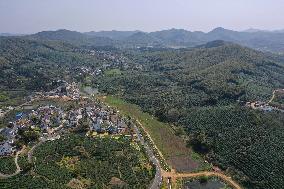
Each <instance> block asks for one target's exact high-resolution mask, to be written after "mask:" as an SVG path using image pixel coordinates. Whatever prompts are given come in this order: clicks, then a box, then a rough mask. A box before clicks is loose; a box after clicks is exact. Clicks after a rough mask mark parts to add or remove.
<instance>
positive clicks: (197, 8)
mask: <svg viewBox="0 0 284 189" xmlns="http://www.w3.org/2000/svg"><path fill="white" fill-rule="evenodd" d="M218 26H222V27H224V28H228V29H234V30H244V29H248V28H251V27H252V28H259V29H269V30H274V29H284V0H0V32H1V33H2V32H10V33H34V32H38V31H42V30H56V29H63V28H64V29H70V30H76V31H93V30H94V31H99V30H112V29H115V30H136V29H137V30H143V31H156V30H161V29H169V28H183V29H187V30H201V31H209V30H212V29H213V28H215V27H218Z"/></svg>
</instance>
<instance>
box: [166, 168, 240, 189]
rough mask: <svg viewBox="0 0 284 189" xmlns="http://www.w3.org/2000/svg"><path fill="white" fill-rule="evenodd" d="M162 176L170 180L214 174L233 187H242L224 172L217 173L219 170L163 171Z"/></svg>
mask: <svg viewBox="0 0 284 189" xmlns="http://www.w3.org/2000/svg"><path fill="white" fill-rule="evenodd" d="M162 176H163V177H164V178H171V179H172V180H176V179H177V178H196V177H200V176H208V177H212V176H215V177H218V178H220V179H222V180H223V181H225V182H226V183H227V184H229V185H230V186H231V187H233V188H234V189H242V187H241V186H240V185H239V184H238V183H236V182H235V181H233V180H232V179H231V177H228V176H226V175H225V174H223V173H219V172H208V171H203V172H198V173H173V172H165V171H163V173H162Z"/></svg>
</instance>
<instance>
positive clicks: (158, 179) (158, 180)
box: [134, 124, 162, 189]
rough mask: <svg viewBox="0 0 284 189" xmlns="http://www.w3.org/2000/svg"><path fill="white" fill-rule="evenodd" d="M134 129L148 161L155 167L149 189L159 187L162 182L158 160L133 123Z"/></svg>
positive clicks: (157, 188)
mask: <svg viewBox="0 0 284 189" xmlns="http://www.w3.org/2000/svg"><path fill="white" fill-rule="evenodd" d="M134 131H135V133H136V134H137V138H138V140H139V141H140V143H141V144H142V145H143V146H144V148H145V150H146V153H147V155H148V156H149V159H150V161H151V162H152V163H153V164H154V165H155V167H156V174H155V178H154V180H153V182H152V185H151V186H150V189H159V188H160V186H161V184H162V168H161V165H160V162H159V160H158V159H157V158H156V157H155V155H154V153H153V151H152V149H151V148H150V147H149V145H148V144H147V143H146V142H145V140H144V138H143V137H142V135H141V133H140V131H139V129H138V128H137V126H136V125H135V124H134Z"/></svg>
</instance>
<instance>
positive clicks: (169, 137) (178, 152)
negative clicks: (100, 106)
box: [100, 96, 191, 168]
mask: <svg viewBox="0 0 284 189" xmlns="http://www.w3.org/2000/svg"><path fill="white" fill-rule="evenodd" d="M100 99H102V100H103V101H104V102H105V103H106V104H108V105H110V106H112V107H116V108H117V109H118V110H119V111H120V112H121V113H122V114H124V115H126V116H130V117H131V118H134V119H136V120H139V121H140V122H141V123H142V125H143V126H144V128H145V129H146V131H147V132H148V133H149V134H150V135H151V138H152V139H153V141H154V143H155V144H156V146H157V147H158V148H159V150H160V151H161V153H162V154H163V156H164V158H165V159H166V160H167V161H168V160H169V161H170V160H171V159H172V158H174V159H175V160H178V157H185V156H186V157H190V154H191V150H190V149H189V148H187V147H186V144H185V142H184V141H183V139H182V138H180V137H178V136H176V135H175V132H174V130H173V129H172V128H171V127H170V125H169V124H167V123H163V122H160V121H159V120H157V118H155V117H153V116H152V115H150V114H148V113H145V112H143V111H142V110H141V109H140V108H139V107H138V106H137V105H134V104H130V103H127V102H125V101H123V100H122V99H120V98H117V97H114V96H106V97H105V98H100ZM170 164H171V163H170ZM173 168H175V167H173Z"/></svg>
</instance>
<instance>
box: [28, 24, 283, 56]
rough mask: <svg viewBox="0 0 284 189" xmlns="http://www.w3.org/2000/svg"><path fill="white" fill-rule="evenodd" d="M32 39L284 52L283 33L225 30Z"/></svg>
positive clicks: (54, 34)
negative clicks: (220, 45)
mask: <svg viewBox="0 0 284 189" xmlns="http://www.w3.org/2000/svg"><path fill="white" fill-rule="evenodd" d="M27 37H28V38H32V39H43V40H60V41H66V42H69V43H72V44H76V45H80V46H113V47H126V48H129V47H137V46H141V47H143V46H155V47H167V48H168V47H170V48H173V47H174V48H180V47H195V46H198V45H202V44H205V43H207V42H210V41H216V40H222V41H228V42H233V43H237V44H240V45H244V46H247V47H251V48H254V49H256V50H261V51H270V52H276V53H284V32H281V30H279V31H274V32H270V31H269V32H268V31H261V30H256V29H250V30H247V31H242V32H238V31H233V30H228V29H225V28H222V27H218V28H215V29H213V30H212V31H210V32H208V33H205V32H200V31H196V32H191V31H187V30H183V29H170V30H162V31H156V32H150V33H147V32H140V31H115V30H113V31H101V32H87V33H80V32H76V31H69V30H57V31H43V32H39V33H36V34H33V35H29V36H27Z"/></svg>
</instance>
